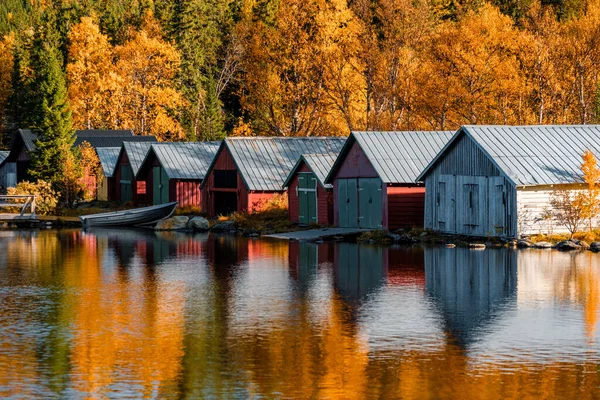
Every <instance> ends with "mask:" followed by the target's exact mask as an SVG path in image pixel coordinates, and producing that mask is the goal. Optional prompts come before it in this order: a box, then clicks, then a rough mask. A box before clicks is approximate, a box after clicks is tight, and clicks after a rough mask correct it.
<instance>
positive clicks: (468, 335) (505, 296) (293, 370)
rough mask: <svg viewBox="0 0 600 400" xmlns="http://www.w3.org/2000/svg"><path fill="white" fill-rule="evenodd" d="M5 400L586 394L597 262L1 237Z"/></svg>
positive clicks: (202, 238)
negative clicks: (46, 399) (47, 399)
mask: <svg viewBox="0 0 600 400" xmlns="http://www.w3.org/2000/svg"><path fill="white" fill-rule="evenodd" d="M0 234H1V236H0V254H1V255H2V256H1V257H0V397H10V396H13V397H18V398H22V397H26V398H28V397H61V398H65V397H66V398H70V397H93V398H101V397H150V398H152V397H154V398H249V397H267V398H282V397H294V398H312V397H316V398H381V397H383V398H405V397H412V398H440V397H443V398H447V397H461V398H470V397H473V398H482V397H483V398H489V397H506V398H511V397H512V398H523V397H528V396H529V397H535V398H538V397H572V396H573V393H575V391H576V392H577V397H583V398H585V397H593V396H595V395H596V393H597V388H598V385H599V384H600V380H599V376H598V373H597V364H598V361H600V360H599V359H600V357H599V355H598V350H599V348H598V344H597V340H596V338H597V335H598V329H597V326H598V304H599V300H600V299H599V296H600V294H599V290H598V279H599V274H600V265H599V264H598V260H599V259H600V258H598V256H597V255H594V254H591V253H577V254H575V253H573V254H565V253H558V252H554V251H539V250H531V251H518V252H516V251H511V250H486V251H472V250H467V249H444V248H425V249H423V248H416V247H415V248H402V247H386V248H380V247H374V246H361V245H356V244H348V243H323V244H314V243H303V242H291V243H287V242H270V241H262V240H248V239H240V238H235V237H231V236H212V235H210V236H209V235H195V236H190V235H184V234H166V233H161V234H155V233H153V232H147V231H116V232H115V231H92V232H88V233H80V232H79V231H60V232H55V231H41V232H8V233H7V232H2V233H0Z"/></svg>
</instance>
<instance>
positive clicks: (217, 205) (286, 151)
mask: <svg viewBox="0 0 600 400" xmlns="http://www.w3.org/2000/svg"><path fill="white" fill-rule="evenodd" d="M345 140H346V139H345V138H341V137H310V138H309V137H293V138H288V137H236V138H226V139H225V140H223V142H222V143H221V146H220V147H219V150H218V152H217V155H216V156H215V158H214V160H213V162H212V164H211V165H210V167H209V169H208V172H207V174H206V179H205V180H204V181H203V182H202V187H203V189H204V188H205V190H206V196H205V200H204V202H205V207H203V210H206V211H207V212H208V214H209V215H210V216H216V215H226V214H230V213H231V212H234V211H240V212H250V213H251V212H253V211H255V210H257V209H258V208H260V207H261V205H262V204H264V202H266V201H268V200H269V199H271V198H273V196H275V195H277V194H282V193H285V189H283V183H284V182H285V180H286V178H287V176H288V175H289V173H290V171H291V170H292V168H293V167H294V165H295V164H296V162H297V161H298V159H299V158H300V155H302V154H322V153H337V152H339V151H340V149H341V148H342V146H343V144H344V141H345Z"/></svg>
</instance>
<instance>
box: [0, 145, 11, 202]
mask: <svg viewBox="0 0 600 400" xmlns="http://www.w3.org/2000/svg"><path fill="white" fill-rule="evenodd" d="M9 153H10V152H9V151H0V194H1V193H5V192H6V188H7V187H8V185H7V179H8V172H9V171H8V166H9V165H14V164H10V163H8V162H7V161H6V159H7V158H8V154H9Z"/></svg>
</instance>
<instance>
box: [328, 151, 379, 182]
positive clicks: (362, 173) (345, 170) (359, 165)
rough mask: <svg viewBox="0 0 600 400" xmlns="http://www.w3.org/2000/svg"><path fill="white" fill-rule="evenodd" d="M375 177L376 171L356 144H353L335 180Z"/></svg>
mask: <svg viewBox="0 0 600 400" xmlns="http://www.w3.org/2000/svg"><path fill="white" fill-rule="evenodd" d="M377 177H378V175H377V171H375V168H373V165H372V164H371V162H370V161H369V159H368V158H367V156H366V155H365V153H364V152H363V151H362V149H361V148H360V146H359V145H358V143H357V142H354V144H353V145H352V147H351V148H350V150H349V151H348V154H347V155H346V157H345V158H344V161H343V162H342V164H341V165H340V166H339V167H338V169H337V172H336V174H335V178H336V179H340V178H377Z"/></svg>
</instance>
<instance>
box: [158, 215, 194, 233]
mask: <svg viewBox="0 0 600 400" xmlns="http://www.w3.org/2000/svg"><path fill="white" fill-rule="evenodd" d="M189 220H190V219H189V217H185V216H177V217H171V218H167V219H164V220H162V221H160V222H159V223H158V224H156V226H155V227H154V230H156V231H183V230H187V223H188V221H189Z"/></svg>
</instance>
